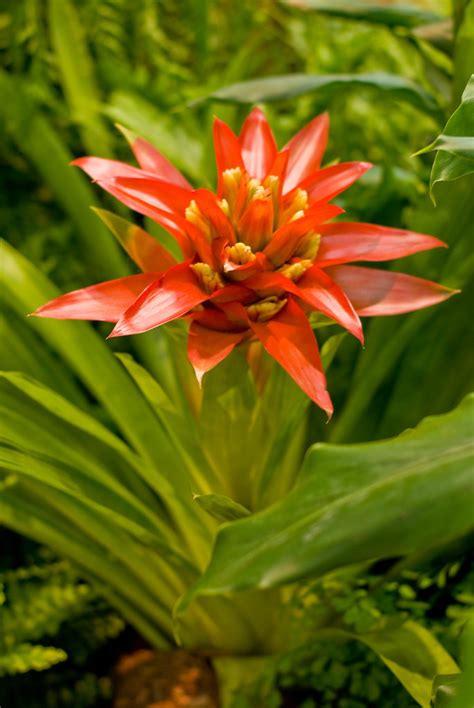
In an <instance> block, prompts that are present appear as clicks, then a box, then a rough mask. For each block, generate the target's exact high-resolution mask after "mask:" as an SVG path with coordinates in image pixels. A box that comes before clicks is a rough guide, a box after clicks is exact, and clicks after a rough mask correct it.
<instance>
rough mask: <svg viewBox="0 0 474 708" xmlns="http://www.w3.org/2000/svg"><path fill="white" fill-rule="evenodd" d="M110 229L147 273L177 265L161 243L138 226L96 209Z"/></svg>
mask: <svg viewBox="0 0 474 708" xmlns="http://www.w3.org/2000/svg"><path fill="white" fill-rule="evenodd" d="M94 211H95V213H96V214H97V215H98V216H99V217H100V219H102V221H103V222H104V223H105V224H106V226H108V227H109V229H110V230H111V231H112V233H113V234H114V236H115V237H116V238H117V239H118V240H119V241H120V244H121V245H122V246H123V248H124V249H125V250H126V251H127V253H128V255H129V256H130V258H132V260H134V261H135V263H136V264H137V265H138V267H139V268H141V270H142V271H144V272H145V273H157V272H158V271H164V270H168V268H172V267H173V266H174V265H176V259H175V258H174V257H173V256H172V255H171V253H169V252H168V251H167V250H166V248H164V247H163V246H162V245H161V243H159V241H157V240H156V239H155V238H153V236H150V234H148V233H147V232H146V231H144V230H143V229H141V228H140V227H139V226H136V224H132V223H130V222H129V221H126V220H125V219H122V217H120V216H117V215H116V214H113V213H112V212H110V211H106V210H105V209H94Z"/></svg>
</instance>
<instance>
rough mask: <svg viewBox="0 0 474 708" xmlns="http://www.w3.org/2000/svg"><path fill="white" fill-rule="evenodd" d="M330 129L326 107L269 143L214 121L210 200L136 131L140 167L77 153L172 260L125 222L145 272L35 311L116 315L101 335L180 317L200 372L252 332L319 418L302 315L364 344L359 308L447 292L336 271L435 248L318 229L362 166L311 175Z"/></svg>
mask: <svg viewBox="0 0 474 708" xmlns="http://www.w3.org/2000/svg"><path fill="white" fill-rule="evenodd" d="M328 130H329V118H328V116H327V114H323V115H321V116H318V117H317V118H315V119H314V120H312V121H311V122H310V123H309V124H308V125H307V126H306V127H305V128H303V129H302V130H301V131H300V132H299V133H297V135H295V136H294V137H293V138H292V139H291V140H290V142H289V143H288V144H287V145H286V146H285V147H284V148H283V149H282V150H280V151H278V149H277V146H276V143H275V139H274V137H273V134H272V131H271V129H270V126H269V124H268V122H267V120H266V119H265V116H264V114H263V113H262V111H260V110H259V109H258V108H255V109H254V110H252V111H251V113H250V115H249V116H248V117H247V119H246V120H245V122H244V125H243V127H242V130H241V133H240V135H239V136H238V137H237V136H236V135H235V134H234V133H233V132H232V130H231V129H230V128H229V127H228V126H227V125H226V124H225V123H223V122H222V121H220V120H218V119H216V121H215V123H214V144H215V152H216V160H217V172H218V188H217V195H216V194H214V193H212V192H210V191H209V190H207V189H193V187H192V186H191V185H190V184H189V182H188V181H187V180H186V179H185V178H184V177H183V175H182V174H181V173H180V172H179V171H178V170H177V169H176V168H175V167H173V165H171V164H170V163H169V162H168V161H167V160H166V158H164V157H163V156H162V155H161V154H160V153H159V152H158V151H157V150H156V149H155V148H154V147H152V145H150V144H149V143H147V142H146V141H145V140H143V139H141V138H138V139H133V140H132V141H131V142H132V149H133V152H134V154H135V157H136V159H137V161H138V163H139V165H140V169H139V168H137V167H132V166H130V165H127V164H124V163H122V162H116V161H113V160H105V159H102V158H98V157H83V158H80V159H79V160H76V161H75V162H74V164H76V165H78V166H79V167H81V168H82V169H83V170H84V171H85V172H86V173H87V174H88V175H89V176H90V177H91V178H92V179H93V180H94V181H95V182H98V183H99V184H100V186H101V187H103V188H104V189H105V190H107V191H108V192H110V193H111V194H113V195H114V196H115V197H117V199H119V200H120V201H121V202H123V203H124V204H126V205H127V206H128V207H130V208H131V209H133V210H134V211H137V212H138V213H140V214H143V215H146V216H148V217H150V218H152V219H154V220H155V221H156V222H158V223H159V224H161V225H162V226H163V227H164V228H165V229H167V230H168V231H169V232H170V233H171V234H172V235H173V236H174V237H175V238H176V240H177V242H178V244H179V246H180V249H181V251H182V254H183V261H182V262H180V263H177V262H176V261H175V259H174V258H173V256H171V254H170V253H169V252H168V251H166V250H165V249H164V248H163V247H162V246H161V245H160V244H159V243H158V242H157V241H156V240H155V239H153V238H152V237H151V236H150V235H149V234H147V233H146V232H145V231H143V230H142V229H140V228H139V227H134V226H130V228H128V229H126V233H125V235H123V237H122V238H121V240H122V244H123V245H124V246H125V248H126V250H127V251H128V253H129V254H130V256H131V257H132V258H133V259H134V261H135V262H136V263H137V264H138V266H139V267H140V269H141V270H142V271H143V273H141V274H139V275H132V276H128V277H125V278H119V279H118V280H112V281H108V282H105V283H99V284H98V285H93V286H91V287H88V288H84V289H82V290H76V291H74V292H71V293H68V294H66V295H62V296H61V297H59V298H56V299H55V300H53V301H51V302H49V303H47V304H46V305H43V306H42V307H40V308H39V309H38V310H37V311H36V312H35V314H36V315H39V316H42V317H55V318H58V319H94V320H103V321H107V322H114V323H115V327H114V329H113V331H112V333H111V335H110V336H122V335H128V334H138V333H140V332H146V331H147V330H150V329H153V328H154V327H159V326H160V325H162V324H165V323H166V322H170V321H171V320H175V319H177V318H186V319H188V320H189V322H190V327H189V340H188V356H189V359H190V361H191V363H192V365H193V366H194V369H195V371H196V375H197V376H198V378H199V380H200V379H201V378H202V376H203V374H204V373H205V372H206V371H209V369H211V368H212V367H214V366H216V364H218V363H219V362H221V361H222V360H223V359H224V358H225V357H226V356H227V355H228V354H230V352H231V351H232V350H233V349H234V348H235V347H236V346H237V345H239V344H241V343H242V342H244V341H248V340H259V341H260V342H261V343H262V344H263V346H264V348H265V349H266V350H267V352H268V353H269V354H271V356H273V357H274V358H275V359H276V360H277V361H278V362H279V363H280V364H281V365H282V366H283V367H284V368H285V369H286V370H287V372H288V373H289V374H290V376H292V377H293V379H294V380H295V381H296V382H297V383H298V385H299V386H300V387H301V388H302V389H303V390H304V391H305V392H306V393H307V394H308V396H310V397H311V398H312V400H313V401H314V402H315V403H317V405H319V406H320V407H321V408H323V409H324V410H325V411H326V412H327V414H328V415H329V416H330V415H331V414H332V410H333V407H332V403H331V399H330V397H329V394H328V392H327V388H326V379H325V376H324V372H323V369H322V366H321V360H320V356H319V351H318V346H317V342H316V339H315V337H314V334H313V331H312V329H311V326H310V324H309V322H308V319H307V314H308V313H310V312H311V311H316V312H320V313H323V314H324V315H326V316H327V317H330V318H331V319H333V320H334V321H335V322H337V323H339V324H340V325H341V326H342V327H344V328H345V329H347V330H348V331H349V332H350V333H351V334H353V335H354V336H355V337H357V338H358V339H359V340H360V341H361V342H362V341H363V333H362V326H361V322H360V319H359V316H361V315H362V316H372V315H391V314H399V313H402V312H410V311H412V310H417V309H420V308H423V307H427V306H429V305H433V304H435V303H437V302H441V301H442V300H445V299H446V298H447V297H449V296H450V295H451V294H452V293H453V291H452V290H449V289H447V288H445V287H443V286H441V285H438V284H437V283H433V282H430V281H428V280H422V279H420V278H415V277H413V276H409V275H405V274H403V273H395V272H393V271H385V270H377V269H374V268H364V267H360V266H352V265H347V264H348V263H353V262H359V261H367V262H369V261H384V260H389V259H393V258H399V257H401V256H407V255H410V254H413V253H416V252H418V251H424V250H428V249H431V248H436V247H439V246H443V245H444V244H443V243H442V242H441V241H439V240H438V239H436V238H433V237H432V236H426V235H423V234H417V233H413V232H411V231H404V230H402V229H392V228H386V227H382V226H375V225H373V224H363V223H351V222H335V223H328V222H329V221H330V220H331V219H333V218H334V217H335V216H337V215H338V214H340V213H342V211H343V210H342V209H340V208H339V207H337V206H335V205H333V204H330V200H331V199H333V198H334V197H336V196H337V195H338V194H340V193H341V192H342V191H344V190H345V189H347V188H348V187H350V185H351V184H353V182H355V181H356V180H357V179H358V178H359V177H360V176H361V175H362V174H364V172H365V171H366V170H368V169H369V168H370V167H371V165H370V164H369V163H367V162H345V163H341V164H338V165H335V166H332V167H326V168H323V169H321V168H320V163H321V159H322V156H323V153H324V150H325V147H326V142H327V137H328Z"/></svg>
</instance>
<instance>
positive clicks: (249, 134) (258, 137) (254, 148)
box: [239, 108, 277, 180]
mask: <svg viewBox="0 0 474 708" xmlns="http://www.w3.org/2000/svg"><path fill="white" fill-rule="evenodd" d="M239 142H240V145H241V146H242V158H243V161H244V165H245V168H246V170H247V172H248V173H249V174H250V176H251V177H256V178H257V179H259V180H263V179H264V177H265V176H266V175H267V173H268V170H269V169H270V167H271V166H272V165H273V163H274V160H275V158H276V155H277V147H276V143H275V138H274V137H273V133H272V130H271V128H270V126H269V125H268V121H267V119H266V118H265V116H264V114H263V113H262V111H261V110H260V109H259V108H254V109H253V110H252V111H251V112H250V113H249V115H248V116H247V118H246V119H245V122H244V124H243V126H242V130H241V132H240V135H239Z"/></svg>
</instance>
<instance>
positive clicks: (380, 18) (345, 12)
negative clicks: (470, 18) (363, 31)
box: [285, 0, 442, 28]
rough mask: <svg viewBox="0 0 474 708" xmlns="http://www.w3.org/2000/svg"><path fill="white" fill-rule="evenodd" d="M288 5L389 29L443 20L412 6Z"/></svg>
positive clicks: (339, 1)
mask: <svg viewBox="0 0 474 708" xmlns="http://www.w3.org/2000/svg"><path fill="white" fill-rule="evenodd" d="M285 4H286V5H290V6H293V7H296V8H298V9H301V10H315V11H317V12H321V13H323V14H325V15H331V16H332V17H345V18H349V19H354V20H363V21H364V22H372V23H375V24H382V25H387V26H388V27H408V28H411V27H418V26H419V25H425V24H430V23H433V22H437V21H439V20H440V19H442V18H441V17H440V16H439V15H437V14H435V13H434V12H429V11H427V10H423V9H422V8H418V7H412V6H410V5H408V4H407V5H398V4H396V5H394V4H389V3H385V4H383V3H381V2H380V1H378V2H377V1H376V2H360V0H351V2H348V1H347V0H333V2H331V3H328V2H324V0H285Z"/></svg>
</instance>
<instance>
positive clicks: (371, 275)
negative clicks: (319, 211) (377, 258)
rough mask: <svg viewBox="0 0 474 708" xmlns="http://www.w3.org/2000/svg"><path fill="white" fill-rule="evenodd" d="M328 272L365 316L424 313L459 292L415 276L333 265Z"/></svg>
mask: <svg viewBox="0 0 474 708" xmlns="http://www.w3.org/2000/svg"><path fill="white" fill-rule="evenodd" d="M327 272H328V273H329V274H330V276H331V278H333V280H334V281H335V282H336V283H337V284H338V285H339V286H340V287H341V288H342V289H343V290H344V292H345V293H346V295H347V297H348V298H349V300H350V301H351V302H352V304H353V305H354V308H355V309H356V311H357V312H358V313H359V315H362V316H364V317H370V316H374V315H398V314H402V313H403V312H412V311H413V310H421V309H422V308H423V307H429V306H430V305H435V304H436V303H438V302H442V301H443V300H446V299H447V298H448V297H451V295H454V294H455V293H456V292H459V291H457V290H451V289H450V288H445V287H444V286H443V285H439V284H438V283H433V282H432V281H430V280H424V279H422V278H415V277H414V276H413V275H405V273H393V272H392V271H388V270H376V269H375V268H361V267H359V266H332V267H331V268H328V269H327Z"/></svg>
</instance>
